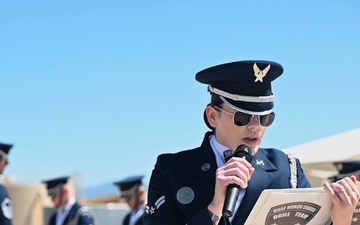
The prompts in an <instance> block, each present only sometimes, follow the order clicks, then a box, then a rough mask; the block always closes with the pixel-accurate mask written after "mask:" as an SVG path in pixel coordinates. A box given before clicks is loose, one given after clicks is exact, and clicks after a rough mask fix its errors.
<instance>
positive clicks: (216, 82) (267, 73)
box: [196, 60, 283, 115]
mask: <svg viewBox="0 0 360 225" xmlns="http://www.w3.org/2000/svg"><path fill="white" fill-rule="evenodd" d="M282 73H283V67H282V66H281V65H280V64H278V63H276V62H272V61H264V60H246V61H236V62H230V63H225V64H221V65H217V66H213V67H210V68H207V69H204V70H202V71H200V72H198V73H197V74H196V80H197V81H199V82H201V83H204V84H208V85H209V86H208V91H209V92H210V93H211V94H215V95H218V96H220V98H221V99H222V100H223V101H224V102H225V103H227V104H228V105H229V106H230V107H232V108H234V109H236V110H238V111H243V112H249V113H251V114H255V115H261V114H268V113H269V112H271V111H272V108H273V107H274V104H273V98H274V95H273V92H272V90H271V82H272V81H273V80H275V79H276V78H277V77H279V76H280V75H281V74H282Z"/></svg>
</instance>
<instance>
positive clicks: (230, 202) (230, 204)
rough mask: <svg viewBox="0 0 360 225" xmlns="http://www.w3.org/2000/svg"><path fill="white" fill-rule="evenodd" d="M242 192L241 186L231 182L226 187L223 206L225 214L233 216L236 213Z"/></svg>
mask: <svg viewBox="0 0 360 225" xmlns="http://www.w3.org/2000/svg"><path fill="white" fill-rule="evenodd" d="M239 194H240V186H239V185H236V184H230V185H229V186H228V187H227V189H226V197H225V202H224V206H223V211H222V213H223V216H225V217H231V216H232V215H233V214H234V210H235V205H236V202H237V199H238V198H239Z"/></svg>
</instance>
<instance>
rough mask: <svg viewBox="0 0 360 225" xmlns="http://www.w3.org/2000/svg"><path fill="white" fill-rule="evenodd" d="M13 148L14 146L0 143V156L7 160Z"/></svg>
mask: <svg viewBox="0 0 360 225" xmlns="http://www.w3.org/2000/svg"><path fill="white" fill-rule="evenodd" d="M12 147H13V145H10V144H4V143H0V155H3V156H5V157H6V158H7V157H8V154H9V152H10V149H11V148H12Z"/></svg>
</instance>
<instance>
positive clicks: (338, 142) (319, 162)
mask: <svg viewBox="0 0 360 225" xmlns="http://www.w3.org/2000/svg"><path fill="white" fill-rule="evenodd" d="M284 152H286V153H290V154H291V155H293V156H295V157H296V158H298V159H299V160H300V161H301V164H302V168H303V170H304V172H305V174H306V176H307V178H308V179H309V181H310V183H311V185H312V186H321V185H322V183H323V182H325V181H328V178H329V177H330V176H333V175H337V174H338V171H337V170H336V167H335V166H334V165H333V163H334V162H339V161H348V160H360V128H359V129H355V130H352V131H348V132H344V133H341V134H338V135H333V136H330V137H326V138H322V139H319V140H316V141H312V142H309V143H306V144H302V145H298V146H295V147H291V148H288V149H285V150H284Z"/></svg>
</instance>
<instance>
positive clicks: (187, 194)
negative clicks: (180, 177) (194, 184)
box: [176, 187, 195, 205]
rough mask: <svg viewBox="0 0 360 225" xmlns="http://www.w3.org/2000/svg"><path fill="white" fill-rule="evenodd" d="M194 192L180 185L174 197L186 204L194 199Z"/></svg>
mask: <svg viewBox="0 0 360 225" xmlns="http://www.w3.org/2000/svg"><path fill="white" fill-rule="evenodd" d="M194 197H195V193H194V191H193V189H191V188H189V187H182V188H180V189H179V190H178V192H177V193H176V199H177V200H178V201H179V202H180V203H181V204H183V205H187V204H189V203H190V202H192V201H193V200H194Z"/></svg>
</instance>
